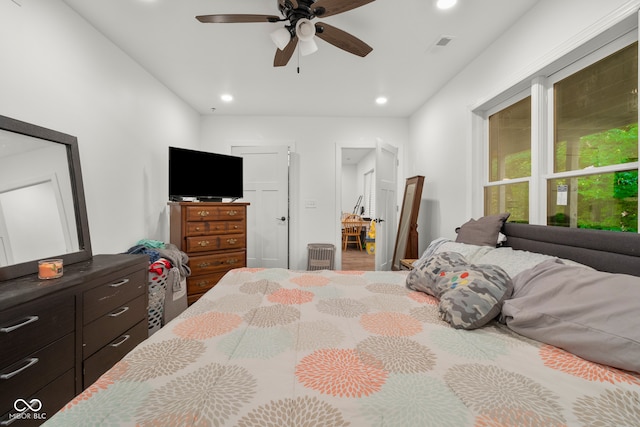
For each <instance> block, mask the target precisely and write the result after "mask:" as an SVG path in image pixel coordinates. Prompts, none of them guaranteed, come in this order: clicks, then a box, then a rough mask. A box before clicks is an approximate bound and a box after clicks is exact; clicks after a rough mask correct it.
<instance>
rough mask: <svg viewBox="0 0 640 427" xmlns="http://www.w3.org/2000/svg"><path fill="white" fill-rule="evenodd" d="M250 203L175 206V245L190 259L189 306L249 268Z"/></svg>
mask: <svg viewBox="0 0 640 427" xmlns="http://www.w3.org/2000/svg"><path fill="white" fill-rule="evenodd" d="M248 205H249V204H248V203H215V202H212V203H203V202H175V203H174V202H171V203H169V206H170V216H171V220H170V229H171V230H170V239H171V243H173V244H174V245H176V246H177V247H178V248H180V250H181V251H183V252H185V253H186V254H187V255H188V256H189V267H190V268H191V276H189V277H188V278H187V300H188V303H189V305H191V304H193V303H194V302H195V301H197V300H198V299H199V298H200V297H201V296H202V294H204V293H205V292H206V291H208V290H209V289H211V288H212V287H214V286H215V285H216V283H218V281H219V280H220V279H221V278H222V276H224V275H225V274H226V273H227V272H228V271H229V270H232V269H234V268H239V267H246V265H247V206H248Z"/></svg>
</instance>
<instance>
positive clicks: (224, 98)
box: [220, 93, 233, 102]
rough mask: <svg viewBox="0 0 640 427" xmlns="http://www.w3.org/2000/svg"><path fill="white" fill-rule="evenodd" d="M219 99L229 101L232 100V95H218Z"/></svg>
mask: <svg viewBox="0 0 640 427" xmlns="http://www.w3.org/2000/svg"><path fill="white" fill-rule="evenodd" d="M220 99H222V100H223V101H224V102H231V101H233V96H231V95H229V94H228V93H225V94H224V95H220Z"/></svg>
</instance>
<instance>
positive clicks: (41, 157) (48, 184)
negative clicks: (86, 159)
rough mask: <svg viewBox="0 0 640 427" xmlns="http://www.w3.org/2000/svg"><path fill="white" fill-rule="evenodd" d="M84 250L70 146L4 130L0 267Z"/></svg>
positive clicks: (0, 133)
mask: <svg viewBox="0 0 640 427" xmlns="http://www.w3.org/2000/svg"><path fill="white" fill-rule="evenodd" d="M79 249H80V247H79V241H78V229H77V227H76V218H75V209H74V195H73V189H72V183H71V175H70V165H69V161H68V154H67V146H66V145H65V144H59V143H56V142H52V141H47V140H43V139H39V138H34V137H31V136H26V135H21V134H18V133H14V132H8V131H5V130H0V267H4V266H9V265H14V264H19V263H23V262H28V261H33V260H37V259H42V258H48V257H53V256H57V255H60V254H65V253H71V252H77V251H78V250H79Z"/></svg>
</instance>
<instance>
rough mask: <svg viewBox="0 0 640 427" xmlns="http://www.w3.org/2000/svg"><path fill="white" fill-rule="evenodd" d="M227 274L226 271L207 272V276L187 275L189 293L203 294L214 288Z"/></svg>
mask: <svg viewBox="0 0 640 427" xmlns="http://www.w3.org/2000/svg"><path fill="white" fill-rule="evenodd" d="M225 274H227V272H226V271H223V272H220V273H214V274H207V275H206V276H197V277H187V293H188V294H189V295H191V294H203V293H205V292H207V291H208V290H209V289H211V288H213V287H214V286H215V285H216V283H218V281H220V279H222V276H224V275H225Z"/></svg>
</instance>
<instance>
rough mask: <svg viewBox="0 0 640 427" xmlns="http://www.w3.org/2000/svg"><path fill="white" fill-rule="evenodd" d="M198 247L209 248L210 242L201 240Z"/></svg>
mask: <svg viewBox="0 0 640 427" xmlns="http://www.w3.org/2000/svg"><path fill="white" fill-rule="evenodd" d="M198 246H202V247H203V248H204V247H205V246H209V241H208V240H200V241H199V242H198Z"/></svg>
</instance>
